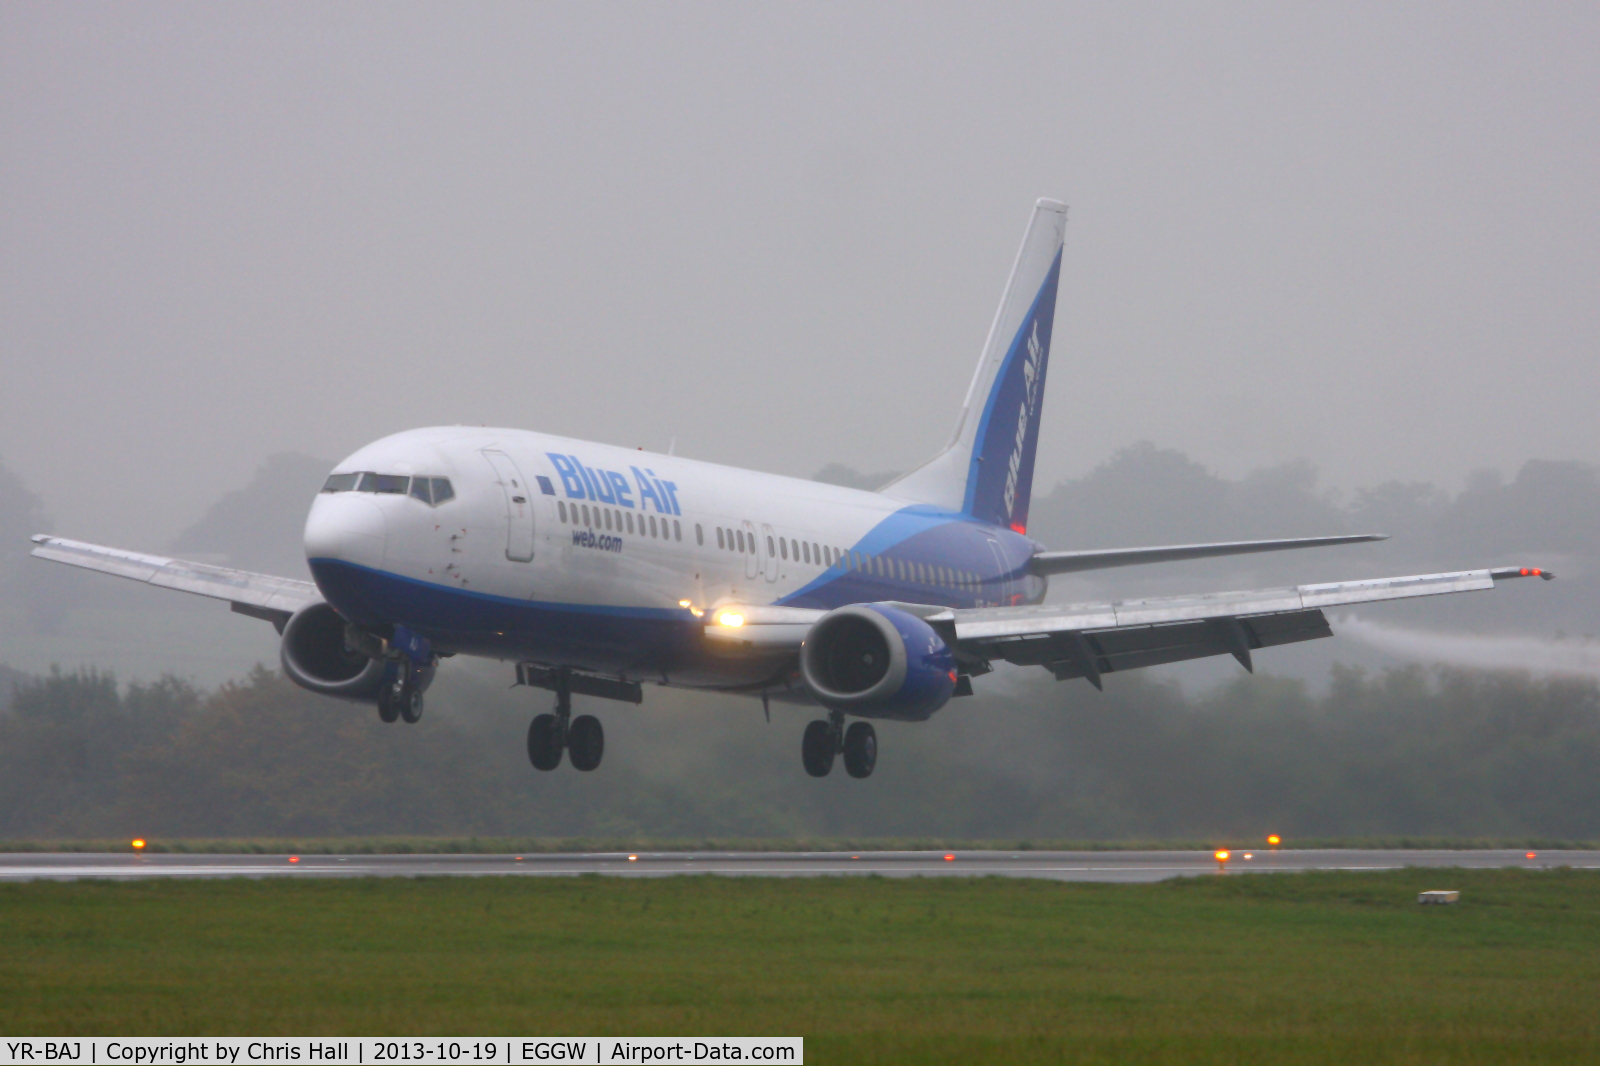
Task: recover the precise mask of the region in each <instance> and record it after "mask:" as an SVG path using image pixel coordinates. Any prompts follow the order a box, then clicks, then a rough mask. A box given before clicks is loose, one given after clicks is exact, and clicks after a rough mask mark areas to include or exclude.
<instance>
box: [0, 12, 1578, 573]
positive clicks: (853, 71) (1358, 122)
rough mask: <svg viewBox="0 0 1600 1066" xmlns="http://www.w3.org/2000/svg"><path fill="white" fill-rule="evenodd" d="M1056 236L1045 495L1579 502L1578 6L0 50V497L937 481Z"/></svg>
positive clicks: (46, 19) (262, 34)
mask: <svg viewBox="0 0 1600 1066" xmlns="http://www.w3.org/2000/svg"><path fill="white" fill-rule="evenodd" d="M1040 196H1051V197H1057V198H1060V199H1063V200H1066V201H1067V202H1068V203H1069V204H1070V205H1071V216H1070V222H1069V225H1068V235H1067V252H1066V258H1065V266H1064V270H1063V275H1062V295H1061V300H1060V304H1059V316H1060V317H1059V321H1058V323H1057V329H1056V341H1055V350H1054V352H1053V358H1052V361H1051V366H1050V376H1049V386H1048V400H1047V404H1046V408H1045V415H1044V423H1043V437H1042V440H1041V444H1040V457H1039V464H1038V476H1039V478H1040V480H1041V482H1042V483H1043V485H1048V484H1050V483H1052V482H1054V481H1055V480H1057V479H1059V478H1061V477H1064V476H1070V475H1075V474H1078V473H1081V472H1083V471H1084V470H1086V469H1088V468H1089V467H1091V466H1093V465H1094V464H1095V463H1097V462H1099V461H1100V460H1102V459H1104V458H1105V457H1106V456H1107V455H1108V454H1109V453H1110V452H1111V451H1112V450H1113V449H1115V448H1116V447H1118V446H1121V445H1124V444H1127V443H1130V442H1132V441H1135V440H1139V439H1151V440H1154V441H1156V442H1158V443H1160V444H1164V445H1171V446H1175V447H1178V448H1182V449H1184V450H1186V451H1188V452H1190V453H1191V454H1192V455H1194V456H1195V457H1196V458H1198V459H1200V460H1201V461H1203V462H1205V463H1207V464H1209V465H1211V466H1212V467H1214V468H1215V469H1217V470H1219V471H1221V472H1223V473H1226V474H1230V475H1231V474H1238V473H1242V472H1244V471H1247V470H1250V469H1253V468H1256V467H1260V466H1264V465H1269V464H1273V463H1277V462H1281V461H1284V460H1288V459H1294V458H1300V457H1305V458H1309V459H1311V460H1312V461H1314V462H1315V463H1316V464H1317V465H1318V466H1319V467H1321V468H1322V470H1323V472H1324V475H1325V478H1326V479H1327V480H1328V482H1329V483H1331V484H1334V485H1342V486H1354V485H1363V484H1371V483H1374V482H1378V481H1382V480H1387V479H1390V478H1396V477H1398V478H1403V479H1416V478H1426V479H1432V480H1437V481H1440V482H1442V483H1445V484H1447V485H1455V484H1458V483H1459V482H1460V480H1461V479H1462V477H1463V476H1464V475H1465V474H1466V473H1467V472H1469V471H1471V470H1474V469H1477V468H1483V467H1498V468H1501V469H1504V470H1507V471H1512V470H1514V469H1515V468H1516V466H1518V465H1519V464H1520V463H1521V462H1522V461H1524V460H1526V459H1528V458H1531V457H1539V458H1552V459H1573V458H1575V459H1583V460H1590V461H1596V460H1600V417H1597V416H1596V402H1597V399H1600V387H1597V386H1600V6H1597V5H1594V4H1580V3H1564V4H1551V5H1535V4H1515V5H1513V4H1499V5H1493V6H1482V5H1471V4H1463V3H1449V4H1431V5H1425V4H1405V5H1397V4H1392V3H1385V4H1378V5H1371V6H1360V5H1355V4H1350V3H1341V4H1322V5H1304V4H1302V5H1285V4H1262V5H1259V6H1236V5H1225V4H1219V3H1207V4H1196V5H1191V6H1187V7H1185V6H1180V5H1177V4H1162V5H1137V4H1125V3H1117V4H1109V5H1104V6H1077V5H1063V4H1048V5H1042V6H1037V7H1028V6H1025V5H1022V4H1006V5H992V4H972V5H964V6H954V7H952V6H948V5H945V6H935V5H930V4H926V3H919V4H915V5H907V6H892V5H863V4H859V3H850V4H835V5H820V4H786V5H747V4H738V5H707V4H689V5H678V4H675V5H670V6H642V5H631V4H630V5H576V4H570V5H561V6H539V5H530V4H516V5H476V6H467V5H462V4H449V5H445V4H440V5H434V6H427V7H420V6H415V5H396V4H384V5H364V6H356V5H327V4H320V3H319V4H309V5H295V4H283V3H274V4H271V5H250V4H227V5H212V4H194V5H189V4H171V3H168V4H159V5H147V4H138V5H133V4H128V5H117V4H110V5H107V4H94V5H77V4H70V3H60V2H51V3H41V4H25V3H15V2H6V3H3V4H0V364H3V370H4V377H3V385H4V387H3V389H0V458H3V460H4V461H5V462H6V463H7V464H8V465H10V466H11V467H13V468H14V469H15V470H17V471H18V472H19V473H20V474H21V475H22V476H23V477H24V478H25V479H26V480H27V481H28V482H29V483H30V484H31V485H32V486H33V488H34V489H35V490H36V491H38V492H40V493H41V494H42V495H43V496H44V498H45V502H46V507H47V509H48V510H49V511H51V512H52V513H54V514H55V516H56V518H57V526H58V529H59V530H60V531H61V532H63V533H65V534H67V535H72V536H82V537H86V538H92V539H98V540H102V541H108V542H111V543H115V544H121V545H125V546H128V547H135V548H137V547H159V546H160V545H161V544H162V543H164V542H165V540H166V539H167V538H169V537H170V536H171V535H172V534H173V533H175V532H176V531H177V530H179V529H180V528H182V527H184V526H186V525H188V524H189V523H190V522H192V521H193V520H194V519H195V518H196V517H198V515H199V514H200V512H201V511H202V510H203V508H204V507H205V506H206V505H207V504H209V503H211V502H212V501H213V500H214V499H215V498H216V497H217V496H219V495H220V494H221V493H223V492H224V491H227V490H229V489H231V488H236V487H238V486H239V485H241V484H243V483H244V482H245V481H246V480H247V479H248V478H249V476H250V474H251V473H252V471H253V470H254V469H255V468H256V466H257V465H258V464H259V463H260V462H261V461H262V459H264V458H265V457H266V456H267V455H269V454H272V453H274V452H280V451H288V450H294V451H302V452H306V453H309V454H312V455H317V456H325V457H328V458H330V459H336V458H338V457H340V456H342V455H344V454H347V453H348V452H351V451H353V450H354V449H356V448H357V447H359V446H360V445H361V444H363V443H364V442H366V441H368V440H371V439H373V438H376V437H379V436H382V435H384V434H386V433H389V432H392V431H395V430H400V429H404V428H408V427H413V426H418V425H427V424H435V423H456V422H460V423H474V424H476V423H485V424H503V425H512V426H520V427H527V428H534V429H544V430H550V431H554V432H559V433H564V434H570V435H573V436H578V437H585V438H591V439H596V440H602V441H609V442H614V443H619V444H626V445H644V446H646V447H652V448H663V449H664V448H666V447H667V445H668V443H669V441H671V440H672V439H673V438H674V437H676V440H677V446H678V449H679V451H680V452H682V453H684V454H688V455H692V456H694V457H696V458H702V459H709V460H713V461H719V462H727V463H736V464H740V465H747V466H751V467H755V468H759V469H766V470H774V471H780V472H784V473H791V474H800V475H809V474H810V473H812V472H814V471H815V470H816V469H817V468H819V467H820V466H821V465H823V464H824V463H826V462H829V461H835V460H837V461H842V462H846V463H850V464H853V465H855V466H858V467H861V468H865V469H872V470H881V469H890V468H904V467H906V466H908V465H910V464H913V463H915V462H917V461H919V460H920V459H922V458H924V457H925V456H926V455H928V454H929V453H931V452H932V451H934V450H936V449H937V448H938V447H939V446H941V444H942V443H943V441H944V439H945V437H946V436H947V434H948V432H949V430H950V426H951V424H952V422H953V419H954V416H955V409H956V406H957V404H958V403H959V401H960V398H961V396H962V393H963V391H964V389H965V387H966V383H967V379H968V377H969V376H970V374H971V370H972V366H973V363H974V361H975V360H976V358H977V354H978V349H979V347H980V345H981V343H982V341H983V337H984V333H985V331H986V329H987V327H988V324H989V319H990V317H991V315H992V314H993V310H994V305H995V303H996V301H997V300H998V298H999V295H1000V289H1001V286H1002V284H1003V283H1004V281H1005V275H1006V272H1007V270H1008V269H1009V267H1010V261H1011V258H1012V256H1013V255H1014V254H1015V250H1016V245H1017V242H1018V240H1019V239H1020V237H1021V233H1022V228H1023V226H1024V224H1025V222H1026V220H1027V217H1028V213H1029V210H1030V208H1031V205H1032V203H1033V201H1034V200H1035V199H1036V198H1038V197H1040Z"/></svg>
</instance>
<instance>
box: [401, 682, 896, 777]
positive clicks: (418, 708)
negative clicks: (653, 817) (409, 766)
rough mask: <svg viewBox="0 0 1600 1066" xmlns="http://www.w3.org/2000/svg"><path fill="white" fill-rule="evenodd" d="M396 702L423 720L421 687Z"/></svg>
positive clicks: (410, 718)
mask: <svg viewBox="0 0 1600 1066" xmlns="http://www.w3.org/2000/svg"><path fill="white" fill-rule="evenodd" d="M395 702H396V703H398V704H399V705H400V717H401V718H404V719H405V720H406V724H407V725H416V724H417V723H418V722H420V721H422V690H421V689H418V688H414V687H412V686H411V685H407V686H406V687H405V689H404V690H402V691H401V693H400V696H399V698H398V699H396V700H395ZM868 772H869V773H870V771H868Z"/></svg>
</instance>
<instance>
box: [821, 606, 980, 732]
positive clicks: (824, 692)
mask: <svg viewBox="0 0 1600 1066" xmlns="http://www.w3.org/2000/svg"><path fill="white" fill-rule="evenodd" d="M800 675H801V676H802V677H803V678H805V682H806V687H807V688H809V689H810V690H811V694H812V695H813V696H815V697H816V699H817V702H818V703H820V704H822V705H823V706H824V707H827V708H829V709H830V710H836V711H845V712H847V713H849V714H853V715H857V716H859V717H862V718H898V719H901V720H904V721H913V722H919V721H922V720H923V719H925V718H927V717H928V716H929V715H931V714H933V712H934V711H937V710H938V709H939V708H940V707H943V706H944V705H945V703H946V702H947V701H948V700H949V699H950V696H951V694H952V693H953V692H954V691H955V687H956V660H955V655H954V654H953V653H952V652H951V651H950V648H949V646H948V645H947V644H945V642H944V639H943V638H942V637H940V636H939V634H938V633H936V632H934V630H933V627H932V626H930V625H928V623H926V622H924V621H923V620H922V619H920V618H918V617H917V616H916V615H913V614H908V613H906V612H905V611H902V610H900V609H899V608H897V607H889V606H887V605H885V604H881V603H854V604H851V605H850V606H848V607H840V608H837V609H835V610H832V611H829V612H828V613H827V614H825V615H823V616H822V617H821V618H819V619H817V621H816V624H815V625H813V626H812V627H811V632H810V633H808V634H807V635H806V641H805V644H804V646H802V647H801V649H800Z"/></svg>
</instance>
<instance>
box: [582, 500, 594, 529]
mask: <svg viewBox="0 0 1600 1066" xmlns="http://www.w3.org/2000/svg"><path fill="white" fill-rule="evenodd" d="M583 524H584V525H586V526H592V525H594V523H593V522H591V521H589V505H588V504H584V505H583Z"/></svg>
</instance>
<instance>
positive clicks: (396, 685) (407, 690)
mask: <svg viewBox="0 0 1600 1066" xmlns="http://www.w3.org/2000/svg"><path fill="white" fill-rule="evenodd" d="M420 672H421V671H419V670H418V669H417V666H416V664H415V663H413V662H412V661H411V660H410V659H401V660H400V661H399V663H398V664H396V669H395V677H394V680H393V681H392V682H390V683H389V684H387V685H385V686H383V687H382V688H381V689H379V690H378V718H379V720H380V721H383V722H385V723H392V722H395V721H398V720H400V719H405V722H406V724H407V725H416V724H417V723H418V722H420V721H422V685H421V683H420V681H421V680H423V679H421V678H419V677H418V674H419V673H420Z"/></svg>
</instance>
